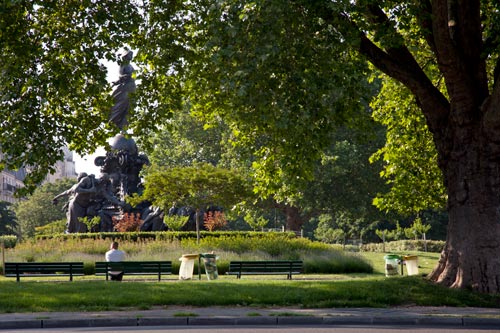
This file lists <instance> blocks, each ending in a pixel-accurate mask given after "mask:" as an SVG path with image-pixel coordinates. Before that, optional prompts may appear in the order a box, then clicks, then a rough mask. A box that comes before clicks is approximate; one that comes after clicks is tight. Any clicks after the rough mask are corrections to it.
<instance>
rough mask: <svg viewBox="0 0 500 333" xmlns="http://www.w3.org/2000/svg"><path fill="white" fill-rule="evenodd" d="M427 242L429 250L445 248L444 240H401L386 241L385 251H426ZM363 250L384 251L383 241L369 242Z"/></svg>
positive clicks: (363, 246)
mask: <svg viewBox="0 0 500 333" xmlns="http://www.w3.org/2000/svg"><path fill="white" fill-rule="evenodd" d="M425 243H427V252H436V253H439V252H441V251H442V250H443V248H444V244H445V242H444V241H434V240H428V241H425V242H424V241H423V240H408V239H405V240H399V241H392V242H386V243H385V252H404V251H422V252H423V251H425V246H426V244H425ZM361 251H366V252H384V244H383V243H369V244H363V245H361Z"/></svg>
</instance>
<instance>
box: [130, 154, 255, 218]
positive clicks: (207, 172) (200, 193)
mask: <svg viewBox="0 0 500 333" xmlns="http://www.w3.org/2000/svg"><path fill="white" fill-rule="evenodd" d="M144 187H145V189H144V192H143V193H142V195H141V196H140V197H139V196H135V197H133V198H129V201H130V202H131V203H132V204H134V203H136V204H137V203H138V202H141V201H143V200H148V201H151V202H152V203H153V204H154V205H155V206H158V207H161V208H162V209H163V210H164V211H168V210H169V208H170V207H172V205H176V206H177V207H180V206H189V207H194V208H196V209H205V208H206V207H208V206H221V207H225V208H229V209H230V208H232V207H233V206H234V205H236V204H238V203H240V202H242V201H244V200H248V199H251V197H252V192H251V187H250V185H249V182H248V180H247V179H245V178H244V177H243V176H241V175H240V174H239V173H238V172H237V171H236V170H226V169H222V168H217V167H214V166H212V165H210V164H196V165H194V166H190V167H176V168H168V169H160V168H152V169H150V170H148V173H147V174H146V176H145V178H144Z"/></svg>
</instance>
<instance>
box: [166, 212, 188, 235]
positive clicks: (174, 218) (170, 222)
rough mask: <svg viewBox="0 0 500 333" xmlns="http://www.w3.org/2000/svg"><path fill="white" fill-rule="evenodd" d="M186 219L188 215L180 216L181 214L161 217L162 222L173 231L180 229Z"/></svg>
mask: <svg viewBox="0 0 500 333" xmlns="http://www.w3.org/2000/svg"><path fill="white" fill-rule="evenodd" d="M188 220H189V217H188V216H182V215H165V216H164V217H163V222H164V223H165V225H166V226H167V227H168V228H169V229H170V230H174V231H179V230H181V229H182V227H183V226H184V225H185V224H186V223H187V221H188Z"/></svg>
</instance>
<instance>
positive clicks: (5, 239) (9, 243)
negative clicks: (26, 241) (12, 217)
mask: <svg viewBox="0 0 500 333" xmlns="http://www.w3.org/2000/svg"><path fill="white" fill-rule="evenodd" d="M2 243H3V245H4V247H5V248H6V249H11V248H14V247H15V246H16V244H17V236H14V235H4V236H0V244H2Z"/></svg>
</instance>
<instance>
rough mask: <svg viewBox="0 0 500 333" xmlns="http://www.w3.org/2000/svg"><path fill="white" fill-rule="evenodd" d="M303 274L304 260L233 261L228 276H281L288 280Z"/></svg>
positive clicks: (230, 263)
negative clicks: (283, 275)
mask: <svg viewBox="0 0 500 333" xmlns="http://www.w3.org/2000/svg"><path fill="white" fill-rule="evenodd" d="M300 273H302V260H265V261H231V262H229V271H228V272H227V274H229V275H236V277H237V278H238V279H239V278H241V276H242V275H281V274H285V275H286V276H287V279H288V280H291V279H292V275H293V274H300Z"/></svg>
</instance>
